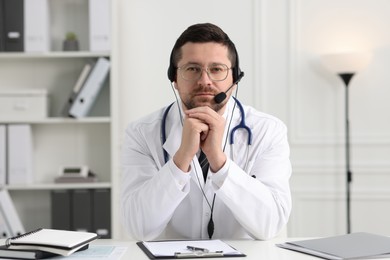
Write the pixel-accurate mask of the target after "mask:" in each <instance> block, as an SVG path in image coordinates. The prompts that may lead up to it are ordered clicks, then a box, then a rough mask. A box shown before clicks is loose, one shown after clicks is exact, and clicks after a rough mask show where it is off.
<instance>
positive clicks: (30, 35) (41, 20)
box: [24, 0, 50, 52]
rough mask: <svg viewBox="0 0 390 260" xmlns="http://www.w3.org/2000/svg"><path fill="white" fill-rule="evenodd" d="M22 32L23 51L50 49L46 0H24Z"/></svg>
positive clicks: (44, 50)
mask: <svg viewBox="0 0 390 260" xmlns="http://www.w3.org/2000/svg"><path fill="white" fill-rule="evenodd" d="M24 32H25V35H24V51H25V52H48V51H50V39H49V3H48V0H24Z"/></svg>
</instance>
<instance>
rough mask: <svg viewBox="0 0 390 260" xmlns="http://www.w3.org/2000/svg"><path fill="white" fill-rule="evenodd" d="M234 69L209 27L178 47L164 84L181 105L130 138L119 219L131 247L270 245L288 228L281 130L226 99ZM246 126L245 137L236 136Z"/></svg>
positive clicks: (133, 130) (187, 35)
mask: <svg viewBox="0 0 390 260" xmlns="http://www.w3.org/2000/svg"><path fill="white" fill-rule="evenodd" d="M238 63H239V62H238V54H237V51H236V49H235V47H234V44H233V42H232V41H231V40H230V39H229V37H228V36H227V35H226V34H225V33H224V32H223V31H222V30H221V29H220V28H219V27H217V26H215V25H213V24H209V23H206V24H195V25H193V26H190V27H189V28H187V30H185V31H184V32H183V33H182V35H181V36H180V37H179V38H178V39H177V41H176V44H175V46H174V47H173V51H172V54H171V61H170V67H169V69H168V77H169V79H170V80H171V81H172V86H173V87H174V88H175V89H176V91H177V93H178V96H179V99H177V101H176V102H175V103H174V104H173V105H172V106H170V107H168V108H162V109H161V110H158V111H157V112H155V113H153V114H151V115H149V116H146V117H144V118H142V119H140V120H138V121H136V122H133V123H131V124H130V125H129V126H128V128H127V129H126V136H125V144H124V147H123V152H122V166H123V177H122V194H121V214H122V221H123V223H124V226H125V227H126V229H127V231H128V232H129V234H130V235H131V236H132V237H133V238H135V239H139V240H152V239H204V238H221V239H239V238H254V239H269V238H272V237H274V236H275V235H277V234H278V233H279V232H280V231H281V230H282V229H283V227H284V226H285V225H286V223H287V221H288V218H289V215H290V211H291V195H290V188H289V178H290V175H291V164H290V161H289V146H288V142H287V129H286V127H285V125H284V124H283V123H282V122H281V121H280V120H278V119H276V118H275V117H272V116H270V115H267V114H264V113H261V112H258V111H256V110H255V109H253V108H251V107H249V106H242V105H241V103H239V102H238V101H237V102H236V101H235V99H234V98H233V97H232V96H231V95H232V94H231V93H232V92H234V89H235V88H237V83H238V81H239V80H240V79H241V78H242V76H243V73H242V72H241V71H240V69H239V64H238ZM224 92H225V94H226V96H227V97H226V98H223V95H224ZM220 93H221V94H220ZM218 94H220V95H218ZM217 95H218V97H216V96H217ZM221 95H222V98H221ZM241 109H242V111H241ZM243 119H244V120H243ZM244 121H245V123H246V126H248V127H249V129H250V130H248V129H244V128H238V129H237V130H235V127H236V126H237V125H238V124H239V123H240V122H244ZM232 132H234V133H233V136H232ZM229 139H232V141H233V144H230V140H229ZM249 142H250V143H251V144H248V143H249ZM204 155H205V156H204ZM197 157H201V159H200V160H201V162H200V161H198V158H197ZM207 160H208V163H207ZM202 168H203V169H202ZM203 170H204V173H203ZM203 175H205V176H203Z"/></svg>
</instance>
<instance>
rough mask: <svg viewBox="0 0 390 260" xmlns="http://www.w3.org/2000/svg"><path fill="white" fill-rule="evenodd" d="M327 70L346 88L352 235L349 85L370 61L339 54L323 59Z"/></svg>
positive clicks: (348, 210) (367, 57) (348, 201)
mask: <svg viewBox="0 0 390 260" xmlns="http://www.w3.org/2000/svg"><path fill="white" fill-rule="evenodd" d="M321 60H322V62H323V64H324V65H325V67H326V68H328V69H329V70H330V71H332V72H333V73H335V74H337V75H338V76H339V77H340V78H341V79H342V81H343V83H344V86H345V110H344V112H345V178H346V216H347V223H346V225H347V233H351V183H352V171H351V153H350V150H351V147H350V122H349V83H350V81H351V79H352V77H353V76H354V75H355V74H356V73H357V72H359V71H360V70H361V69H363V68H364V67H365V66H366V65H367V64H368V62H369V60H370V55H369V54H366V53H339V54H329V55H324V56H322V57H321Z"/></svg>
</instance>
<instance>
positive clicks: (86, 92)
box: [69, 57, 110, 118]
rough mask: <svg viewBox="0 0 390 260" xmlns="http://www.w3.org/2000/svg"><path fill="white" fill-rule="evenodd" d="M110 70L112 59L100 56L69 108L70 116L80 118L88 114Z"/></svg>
mask: <svg viewBox="0 0 390 260" xmlns="http://www.w3.org/2000/svg"><path fill="white" fill-rule="evenodd" d="M109 70H110V61H109V60H108V59H106V58H102V57H101V58H99V59H98V60H97V62H96V64H95V65H94V66H93V68H92V71H91V73H89V75H88V78H87V79H86V81H85V83H84V85H83V87H82V88H81V90H80V93H79V94H78V95H77V98H76V100H75V101H74V102H73V104H72V106H71V108H70V109H69V116H71V117H75V118H79V117H85V116H87V115H88V113H89V111H90V109H91V108H92V105H93V104H94V102H95V100H96V98H97V96H98V94H99V92H100V90H101V89H102V87H103V84H104V81H105V79H106V77H107V75H108V72H109Z"/></svg>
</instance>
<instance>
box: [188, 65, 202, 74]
mask: <svg viewBox="0 0 390 260" xmlns="http://www.w3.org/2000/svg"><path fill="white" fill-rule="evenodd" d="M201 70H202V69H201V68H200V67H199V66H187V67H185V71H187V72H193V73H198V72H199V71H201Z"/></svg>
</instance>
